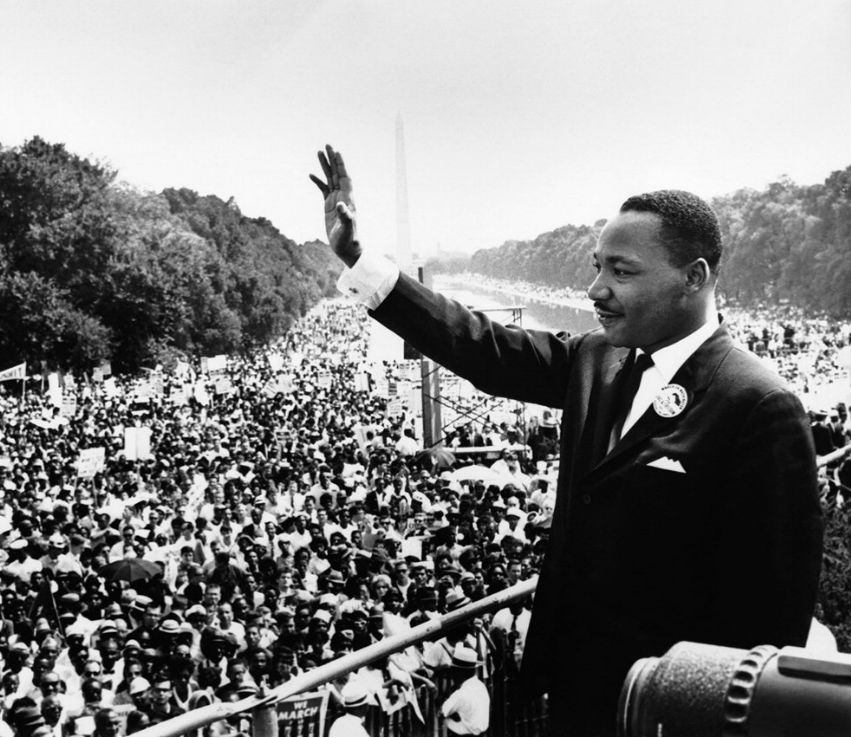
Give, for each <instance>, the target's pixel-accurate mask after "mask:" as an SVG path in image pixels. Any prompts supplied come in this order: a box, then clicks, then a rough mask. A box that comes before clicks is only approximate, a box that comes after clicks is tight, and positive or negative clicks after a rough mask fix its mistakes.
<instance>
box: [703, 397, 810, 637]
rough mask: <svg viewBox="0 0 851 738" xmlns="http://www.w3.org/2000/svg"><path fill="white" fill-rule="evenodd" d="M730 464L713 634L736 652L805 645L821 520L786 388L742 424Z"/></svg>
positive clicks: (805, 428)
mask: <svg viewBox="0 0 851 738" xmlns="http://www.w3.org/2000/svg"><path fill="white" fill-rule="evenodd" d="M731 461H732V463H733V464H734V467H733V474H734V483H733V484H732V485H731V489H730V490H727V491H726V493H725V492H724V491H721V492H722V493H721V495H720V497H721V499H723V500H724V503H723V505H722V509H721V510H720V514H721V518H720V526H719V529H720V530H721V531H722V533H721V538H722V540H721V546H720V551H721V556H720V560H719V563H720V565H719V568H718V570H717V571H716V577H717V582H716V592H717V593H719V596H718V597H717V598H716V603H715V604H716V607H717V612H716V613H715V617H714V619H715V622H717V623H719V624H720V626H721V631H720V632H719V633H718V634H717V635H718V636H719V637H720V638H722V639H726V642H723V645H729V646H738V647H741V648H751V647H753V646H756V645H759V644H764V643H770V644H773V645H775V646H778V647H782V646H785V645H799V646H803V645H804V643H805V642H806V638H807V633H808V631H809V626H810V619H811V617H812V613H813V607H814V605H815V601H816V595H817V588H818V576H819V570H820V566H821V553H822V530H823V522H822V512H821V505H820V502H819V495H818V484H817V476H816V466H815V453H814V450H813V441H812V434H811V433H810V429H809V425H808V423H807V418H806V414H805V412H804V409H803V407H802V406H801V403H800V401H799V400H798V398H797V397H795V396H794V395H793V394H792V393H790V392H788V391H786V390H784V389H778V390H774V391H772V392H769V393H768V394H767V395H765V396H764V397H763V398H762V400H761V401H760V402H759V403H758V404H757V405H756V406H755V407H754V409H753V410H752V412H751V413H750V415H749V417H748V418H747V419H746V420H745V423H744V426H743V428H742V432H741V435H740V441H739V443H738V444H737V445H736V451H735V452H734V458H733V459H732V460H731ZM731 492H732V494H730V493H731ZM718 642H719V643H721V642H722V641H718Z"/></svg>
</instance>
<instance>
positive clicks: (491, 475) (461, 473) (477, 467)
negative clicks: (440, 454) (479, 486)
mask: <svg viewBox="0 0 851 738" xmlns="http://www.w3.org/2000/svg"><path fill="white" fill-rule="evenodd" d="M449 478H450V479H451V480H452V481H454V482H466V481H476V482H484V483H485V484H499V485H503V484H505V483H506V478H505V477H504V476H503V475H502V474H500V473H499V472H495V471H494V470H493V469H490V468H489V467H487V466H482V465H481V464H473V465H471V466H463V467H461V468H460V469H455V470H454V471H451V472H449Z"/></svg>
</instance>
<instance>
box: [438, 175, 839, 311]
mask: <svg viewBox="0 0 851 738" xmlns="http://www.w3.org/2000/svg"><path fill="white" fill-rule="evenodd" d="M711 204H712V207H713V208H714V209H715V212H716V213H717V214H718V219H719V221H720V225H721V232H722V236H723V239H724V249H725V252H724V257H723V260H722V266H721V277H720V281H719V292H720V294H722V295H724V296H725V297H726V298H727V299H729V300H731V301H734V302H735V303H736V304H738V305H740V306H742V307H755V306H758V305H760V304H764V305H773V304H776V303H777V302H778V301H781V300H782V301H788V302H789V303H790V304H792V305H796V306H799V307H801V308H804V309H805V310H807V311H808V312H811V313H823V314H828V315H831V316H833V317H836V318H845V319H847V318H849V317H851V289H849V285H851V166H849V167H847V168H846V169H844V170H840V171H835V172H833V173H832V174H831V175H830V176H829V177H828V178H827V179H826V180H825V181H824V183H823V184H815V185H796V184H795V183H794V182H793V181H792V180H790V179H789V178H788V177H782V178H780V180H779V181H777V182H774V183H772V184H770V185H769V186H768V187H766V188H765V189H764V190H754V189H740V190H737V191H736V192H734V193H732V194H730V195H724V196H722V197H716V198H715V199H713V200H712V202H711ZM605 222H606V221H605V220H600V221H597V222H596V223H595V224H594V225H592V226H589V225H580V226H575V225H566V226H563V227H561V228H557V229H555V230H554V231H549V232H547V233H543V234H541V235H540V236H538V237H537V238H535V239H532V240H530V241H506V242H505V243H503V244H502V245H501V246H499V247H496V248H490V249H481V250H479V251H476V252H475V253H474V254H473V255H472V256H471V257H470V258H469V259H459V258H453V259H451V260H445V261H442V262H441V261H433V262H430V263H429V267H430V268H431V269H433V270H435V271H453V272H454V271H463V270H469V271H472V272H477V273H480V274H485V275H487V276H491V277H497V278H501V279H518V278H521V279H523V280H526V281H531V282H539V283H540V284H543V285H549V286H553V287H569V288H572V289H576V290H584V289H585V288H586V287H587V286H588V285H589V284H590V283H591V281H592V279H593V276H594V270H593V268H592V266H591V252H592V251H593V249H594V244H595V242H596V240H597V236H598V235H599V232H600V230H601V228H602V227H603V226H604V225H605Z"/></svg>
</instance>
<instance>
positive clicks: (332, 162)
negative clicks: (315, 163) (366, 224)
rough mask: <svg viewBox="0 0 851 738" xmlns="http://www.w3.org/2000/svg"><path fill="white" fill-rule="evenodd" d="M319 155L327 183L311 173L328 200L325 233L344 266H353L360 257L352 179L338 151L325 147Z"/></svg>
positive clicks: (326, 200)
mask: <svg viewBox="0 0 851 738" xmlns="http://www.w3.org/2000/svg"><path fill="white" fill-rule="evenodd" d="M317 155H318V157H319V164H320V166H321V167H322V171H323V173H324V174H325V181H324V182H323V181H322V180H321V179H320V178H319V177H316V176H314V175H312V174H311V175H310V179H311V180H312V181H313V182H314V184H315V185H316V186H317V187H318V188H319V190H320V192H322V196H323V197H324V198H325V232H326V233H327V234H328V243H330V244H331V248H332V249H334V253H335V254H337V256H339V257H340V259H342V261H343V263H345V265H346V266H348V267H352V266H354V264H355V262H356V261H357V260H358V259H359V258H360V255H361V247H360V243H359V242H358V238H357V227H356V223H355V220H356V218H355V203H354V200H352V180H351V179H349V175H348V173H347V172H346V165H345V164H344V163H343V157H342V155H341V154H340V152H339V151H334V149H332V148H331V147H330V146H327V145H326V146H325V151H319V152H317Z"/></svg>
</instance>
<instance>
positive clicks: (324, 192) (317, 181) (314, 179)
mask: <svg viewBox="0 0 851 738" xmlns="http://www.w3.org/2000/svg"><path fill="white" fill-rule="evenodd" d="M310 179H311V181H312V182H313V184H315V185H316V186H317V187H318V188H319V191H320V192H321V193H322V197H328V193H329V192H331V190H330V189H329V188H328V185H326V184H325V183H324V182H323V181H322V180H321V179H319V177H316V176H314V175H312V174H311V175H310Z"/></svg>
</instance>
